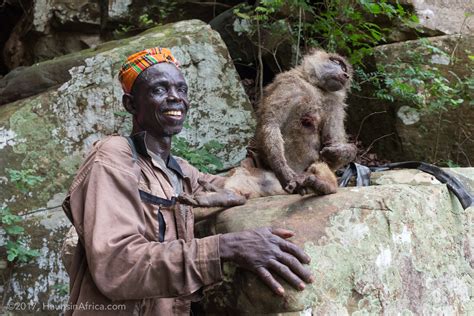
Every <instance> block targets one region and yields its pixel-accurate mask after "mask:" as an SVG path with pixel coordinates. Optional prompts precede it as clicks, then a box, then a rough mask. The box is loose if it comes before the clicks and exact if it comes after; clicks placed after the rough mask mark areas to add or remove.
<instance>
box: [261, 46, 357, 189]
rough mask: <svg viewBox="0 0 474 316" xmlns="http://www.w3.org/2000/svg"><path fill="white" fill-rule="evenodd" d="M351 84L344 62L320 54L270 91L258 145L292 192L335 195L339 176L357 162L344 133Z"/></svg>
mask: <svg viewBox="0 0 474 316" xmlns="http://www.w3.org/2000/svg"><path fill="white" fill-rule="evenodd" d="M351 79H352V67H351V66H350V64H349V63H348V62H347V61H346V60H345V59H344V58H342V57H341V56H339V55H337V54H330V53H327V52H325V51H323V50H314V51H312V52H311V53H309V54H307V55H305V56H304V57H303V60H302V63H301V64H300V65H299V66H297V67H295V68H293V69H291V70H289V71H286V72H283V73H280V74H279V75H277V76H276V77H275V80H274V81H273V82H272V83H271V84H270V85H268V86H267V87H266V88H265V90H264V95H263V98H262V100H261V101H260V104H259V106H258V109H257V128H256V133H255V139H254V140H255V141H254V146H255V149H256V151H257V155H258V158H259V159H261V160H262V163H263V164H264V165H265V166H266V167H267V168H269V169H271V170H272V171H273V172H274V173H275V175H276V177H277V179H278V180H279V182H280V184H281V185H282V187H283V188H284V189H285V190H286V191H287V192H288V193H300V194H305V193H307V192H311V191H312V192H314V193H316V194H329V193H334V192H335V191H336V188H337V180H336V177H335V175H334V172H333V171H335V170H336V169H338V168H340V167H341V166H343V165H345V164H346V163H348V162H350V161H352V160H353V159H354V158H355V155H356V152H357V149H356V147H355V146H354V145H353V144H349V143H347V135H346V133H345V131H344V117H345V111H344V109H345V107H346V103H345V99H346V94H347V91H348V89H349V87H350V83H351Z"/></svg>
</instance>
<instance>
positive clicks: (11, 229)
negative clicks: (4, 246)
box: [5, 225, 25, 235]
mask: <svg viewBox="0 0 474 316" xmlns="http://www.w3.org/2000/svg"><path fill="white" fill-rule="evenodd" d="M24 231H25V229H24V228H23V227H21V226H18V225H14V226H6V227H5V232H6V233H7V234H8V235H21V234H23V232H24Z"/></svg>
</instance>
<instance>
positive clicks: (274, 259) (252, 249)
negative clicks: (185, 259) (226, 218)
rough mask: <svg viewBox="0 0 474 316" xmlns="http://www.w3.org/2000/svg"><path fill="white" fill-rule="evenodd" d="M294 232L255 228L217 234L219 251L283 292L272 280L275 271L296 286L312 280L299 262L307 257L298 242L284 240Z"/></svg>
mask: <svg viewBox="0 0 474 316" xmlns="http://www.w3.org/2000/svg"><path fill="white" fill-rule="evenodd" d="M293 235H294V233H293V232H292V231H289V230H286V229H281V228H268V227H266V228H258V229H255V230H248V231H243V232H238V233H228V234H223V235H220V236H219V251H220V256H221V259H222V260H223V261H232V262H235V263H237V264H238V265H239V266H241V267H242V268H245V269H248V270H250V271H252V272H254V273H255V274H257V276H258V277H259V278H260V279H261V280H262V281H263V283H265V284H266V285H267V286H268V287H269V288H270V289H271V290H272V291H273V292H275V293H276V294H278V295H283V294H284V293H285V290H284V289H283V287H282V286H281V284H280V283H278V281H277V280H275V278H274V275H278V276H280V277H281V278H283V279H284V280H285V281H287V282H288V283H289V284H290V285H292V286H293V287H294V288H296V289H298V290H300V291H301V290H303V289H304V288H305V282H306V283H311V282H313V276H312V275H311V272H310V271H309V270H308V269H307V268H306V267H304V266H303V263H306V264H307V263H309V262H310V260H311V258H310V257H309V256H308V255H307V254H306V253H305V252H304V251H303V250H302V249H301V248H299V247H298V246H296V245H295V244H293V243H291V242H289V241H287V240H285V239H287V238H290V237H292V236H293Z"/></svg>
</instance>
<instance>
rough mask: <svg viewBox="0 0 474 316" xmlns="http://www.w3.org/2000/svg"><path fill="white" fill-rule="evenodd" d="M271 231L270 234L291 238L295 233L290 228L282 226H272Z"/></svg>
mask: <svg viewBox="0 0 474 316" xmlns="http://www.w3.org/2000/svg"><path fill="white" fill-rule="evenodd" d="M271 232H272V234H274V235H277V236H278V237H281V238H283V239H287V238H291V237H293V236H294V235H295V233H294V232H292V231H291V230H288V229H283V228H272V229H271Z"/></svg>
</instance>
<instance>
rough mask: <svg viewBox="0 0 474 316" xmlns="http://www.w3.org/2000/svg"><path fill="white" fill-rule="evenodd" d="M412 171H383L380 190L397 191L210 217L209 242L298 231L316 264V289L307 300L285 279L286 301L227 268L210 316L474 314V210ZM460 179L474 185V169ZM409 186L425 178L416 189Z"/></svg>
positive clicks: (363, 191)
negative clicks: (256, 232) (257, 232)
mask: <svg viewBox="0 0 474 316" xmlns="http://www.w3.org/2000/svg"><path fill="white" fill-rule="evenodd" d="M403 172H404V171H391V172H388V173H385V172H382V173H380V175H381V177H379V179H378V181H379V183H381V182H384V183H390V182H392V183H390V184H380V185H376V186H370V187H358V188H355V187H352V188H342V189H340V190H339V191H338V193H336V194H332V195H327V196H323V197H315V196H304V197H300V196H297V195H290V196H273V197H266V198H259V199H255V200H250V201H248V202H247V204H246V205H243V206H240V207H234V208H231V209H228V210H225V211H220V212H216V213H215V214H214V216H212V215H209V214H208V216H207V218H205V219H204V220H202V221H200V222H198V224H197V231H198V233H200V234H201V236H206V235H209V234H215V233H226V232H235V231H240V230H245V229H251V228H255V227H260V226H272V227H283V228H287V229H291V230H293V231H295V232H296V235H295V237H293V238H292V241H293V242H294V243H296V244H298V245H300V246H301V247H303V248H304V249H305V250H306V252H307V253H308V254H309V255H310V256H311V258H312V261H311V264H310V269H311V271H312V272H313V275H314V276H315V282H314V283H313V284H311V285H307V287H306V289H305V290H304V291H303V292H298V291H295V290H293V289H292V288H290V286H289V285H288V284H287V283H286V282H284V281H282V280H281V279H279V281H280V282H282V284H283V285H284V287H285V291H286V295H285V298H284V299H281V298H280V297H278V296H276V295H274V294H272V293H271V292H270V291H269V290H268V289H267V288H266V287H265V286H264V285H263V283H261V282H260V281H259V280H258V279H257V278H256V277H255V276H254V275H253V274H251V273H249V272H247V271H245V270H241V269H239V268H236V267H235V266H232V265H230V264H225V265H224V282H223V283H222V284H221V285H219V286H218V287H216V288H213V289H211V290H210V291H208V292H206V297H205V300H204V303H203V305H204V309H205V310H206V312H207V313H208V314H210V315H220V314H224V313H231V314H236V315H242V314H251V315H256V314H265V315H282V314H284V315H286V314H288V315H296V314H299V315H302V314H303V315H322V314H335V315H336V314H337V315H341V314H342V315H347V314H349V315H351V314H352V315H365V314H384V315H395V314H400V313H401V314H406V315H410V314H415V315H422V314H423V315H433V314H466V315H468V314H471V313H473V312H474V304H473V301H472V299H471V296H472V293H471V290H472V288H473V286H474V280H473V278H472V274H473V272H474V270H473V267H474V266H473V265H472V262H473V256H472V254H473V244H472V232H471V230H472V227H471V226H472V215H473V214H472V211H473V209H472V208H470V209H466V210H463V209H462V208H461V206H460V204H459V202H458V201H457V199H456V198H455V197H454V196H453V195H452V194H451V193H450V192H449V191H448V190H447V188H446V186H445V185H440V184H435V182H434V181H432V180H431V179H429V177H428V178H424V179H423V177H421V176H420V175H417V176H416V177H407V175H406V174H405V175H404V174H400V173H403ZM412 172H413V171H410V173H412ZM458 172H459V173H463V174H467V175H470V176H471V178H470V179H471V181H472V180H474V177H472V176H473V172H474V169H472V168H471V169H458ZM414 173H417V172H414ZM383 177H385V179H387V177H388V178H391V179H392V181H387V180H385V181H382V178H383ZM407 178H411V179H412V180H413V179H414V178H417V180H416V181H415V182H413V181H412V180H411V181H408V182H409V183H411V184H407V180H408V179H407ZM396 182H403V183H405V184H395V183H396ZM415 183H418V184H417V185H415ZM420 184H422V185H420ZM471 189H472V188H471ZM292 313H294V314H292Z"/></svg>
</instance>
